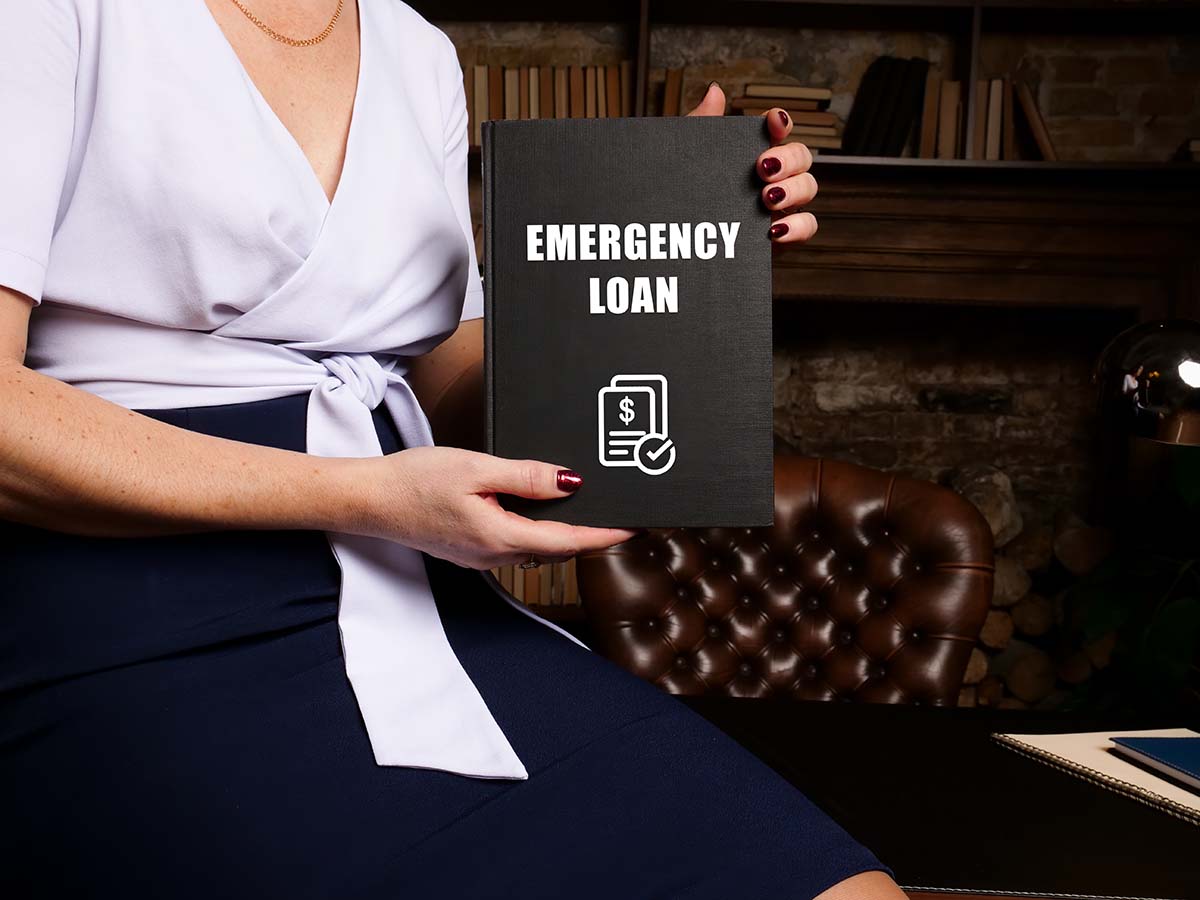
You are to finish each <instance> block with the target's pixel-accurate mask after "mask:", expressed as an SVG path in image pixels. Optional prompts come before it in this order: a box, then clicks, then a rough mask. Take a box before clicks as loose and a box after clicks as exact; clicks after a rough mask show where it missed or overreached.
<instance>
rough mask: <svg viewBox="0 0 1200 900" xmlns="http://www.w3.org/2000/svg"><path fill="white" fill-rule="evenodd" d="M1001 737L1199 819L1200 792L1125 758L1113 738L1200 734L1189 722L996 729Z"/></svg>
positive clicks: (1082, 774)
mask: <svg viewBox="0 0 1200 900" xmlns="http://www.w3.org/2000/svg"><path fill="white" fill-rule="evenodd" d="M992 737H994V738H995V739H996V740H998V741H999V742H1000V743H1002V744H1004V745H1005V746H1006V747H1009V748H1011V749H1013V750H1016V751H1017V752H1019V753H1023V754H1025V755H1026V756H1030V757H1032V758H1033V759H1036V760H1038V761H1039V762H1044V763H1046V764H1047V765H1050V766H1053V767H1055V768H1057V769H1061V770H1062V771H1064V772H1068V773H1070V774H1072V775H1074V776H1076V777H1077V778H1082V779H1084V780H1085V781H1089V782H1091V783H1093V784H1095V785H1098V786H1100V787H1104V788H1107V789H1108V790H1110V791H1115V792H1116V793H1118V794H1123V795H1125V796H1127V797H1131V798H1133V799H1134V800H1137V801H1139V802H1141V803H1145V804H1147V805H1149V806H1153V807H1155V808H1156V809H1160V810H1162V811H1163V812H1166V813H1169V814H1170V815H1173V816H1175V817H1176V818H1179V819H1183V820H1184V821H1187V822H1191V823H1192V824H1195V825H1200V794H1197V793H1196V792H1194V791H1192V790H1190V789H1189V788H1186V787H1183V786H1182V785H1180V784H1177V783H1175V782H1173V781H1168V780H1167V779H1166V778H1160V777H1158V776H1157V775H1155V774H1154V773H1153V772H1151V771H1148V770H1147V769H1146V768H1144V767H1143V766H1142V765H1139V764H1137V763H1134V762H1131V761H1129V760H1127V759H1124V758H1122V757H1121V756H1120V755H1119V754H1118V753H1117V752H1116V745H1115V743H1114V738H1118V737H1119V738H1127V739H1143V738H1155V739H1158V738H1200V734H1197V733H1196V732H1195V731H1191V730H1189V729H1187V728H1158V729H1152V730H1149V731H1125V732H1107V731H1105V732H1100V731H1092V732H1082V733H1077V734H994V735H992Z"/></svg>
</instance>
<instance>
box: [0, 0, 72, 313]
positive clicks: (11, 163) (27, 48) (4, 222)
mask: <svg viewBox="0 0 1200 900" xmlns="http://www.w3.org/2000/svg"><path fill="white" fill-rule="evenodd" d="M0 21H2V22H3V24H2V25H0V285H4V286H5V287H8V288H11V289H12V290H16V291H20V292H21V293H22V294H26V295H28V296H29V297H31V298H32V299H33V300H34V302H37V303H40V302H41V299H42V290H43V287H44V285H45V280H46V265H47V262H48V258H49V254H50V242H51V240H52V238H53V236H54V228H55V222H56V220H57V218H58V207H59V202H60V200H61V198H62V191H63V183H64V180H65V178H66V169H67V162H68V159H69V157H70V153H71V138H72V135H73V133H74V128H75V77H76V72H77V70H78V66H79V21H78V16H77V15H76V11H75V7H74V4H73V3H72V2H70V0H36V2H31V0H0Z"/></svg>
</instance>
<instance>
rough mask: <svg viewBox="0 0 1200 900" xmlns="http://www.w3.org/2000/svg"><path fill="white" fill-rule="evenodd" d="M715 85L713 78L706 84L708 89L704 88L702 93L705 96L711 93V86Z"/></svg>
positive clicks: (715, 81)
mask: <svg viewBox="0 0 1200 900" xmlns="http://www.w3.org/2000/svg"><path fill="white" fill-rule="evenodd" d="M716 83H717V80H716V79H715V78H714V79H713V80H712V81H710V82H709V83H708V87H706V88H705V89H704V93H706V94H707V93H708V92H709V91H711V90H712V86H713V85H714V84H716Z"/></svg>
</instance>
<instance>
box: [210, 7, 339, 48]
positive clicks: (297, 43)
mask: <svg viewBox="0 0 1200 900" xmlns="http://www.w3.org/2000/svg"><path fill="white" fill-rule="evenodd" d="M230 2H231V3H233V5H234V6H236V7H237V8H238V9H240V10H241V11H242V13H243V14H244V15H245V16H246V18H247V19H249V20H250V21H251V22H253V23H254V24H255V25H257V26H258V27H259V28H260V29H261V30H262V31H263V32H265V33H266V34H267V36H268V37H271V38H274V39H275V40H277V41H279V43H281V44H287V45H288V46H289V47H311V46H312V45H313V44H319V43H321V41H323V40H325V38H327V37H329V35H330V33H331V32H332V31H333V28H334V26H335V25H337V20H338V17H339V16H340V15H341V14H342V4H343V3H345V0H338V5H337V9H335V10H334V11H333V18H332V19H330V20H329V24H328V25H326V26H325V28H324V30H322V31H321V33H320V34H318V35H316V36H315V37H310V38H303V39H301V38H293V37H288V36H287V35H286V34H280V33H279V32H278V31H276V30H275V29H274V28H272V27H271V26H270V25H268V24H267V23H266V22H264V21H263V20H262V19H260V18H259V17H258V16H256V15H255V14H254V13H252V12H250V10H248V9H246V7H245V6H243V5H242V4H241V3H240V2H239V0H230Z"/></svg>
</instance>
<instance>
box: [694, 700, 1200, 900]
mask: <svg viewBox="0 0 1200 900" xmlns="http://www.w3.org/2000/svg"><path fill="white" fill-rule="evenodd" d="M682 699H683V700H684V702H686V703H687V704H688V705H689V706H691V707H692V708H693V709H695V710H697V711H698V712H700V713H701V714H702V715H704V716H705V717H707V718H708V719H709V720H710V721H712V722H713V723H715V724H716V725H717V726H718V727H720V728H721V729H722V730H724V731H725V732H726V733H728V734H730V735H731V736H733V737H734V738H735V739H737V740H738V741H739V742H740V743H742V744H743V745H744V746H746V747H747V748H749V749H750V750H752V751H753V752H754V753H756V754H757V755H758V756H760V757H761V758H762V759H763V760H765V761H766V762H767V763H769V764H770V765H771V766H772V767H774V768H775V769H776V770H777V771H779V772H780V773H781V774H782V775H783V776H784V777H785V778H787V779H788V780H789V781H791V782H792V783H793V784H794V785H796V787H798V788H799V789H800V790H802V791H803V792H804V793H805V794H806V795H807V796H808V797H809V798H810V799H812V800H813V801H814V802H815V803H816V804H817V805H818V806H820V807H822V808H823V809H824V810H825V811H826V812H827V813H829V814H830V815H831V816H832V817H833V818H834V819H836V820H837V821H838V822H839V823H840V824H841V825H842V826H843V827H844V828H846V829H847V830H848V831H849V832H850V833H851V834H852V835H854V836H855V837H856V838H857V839H858V840H860V841H862V842H863V843H864V844H865V845H866V846H868V847H870V848H871V849H872V850H873V851H874V852H875V853H876V854H877V855H878V856H879V857H880V859H882V860H883V861H884V862H885V863H886V864H887V865H889V866H891V867H892V869H893V870H894V871H895V873H896V879H897V881H898V882H899V883H900V884H901V885H902V886H904V887H905V888H906V890H908V891H909V892H910V895H911V896H913V897H914V898H916V897H925V896H926V895H929V897H930V898H932V897H933V896H941V897H944V896H946V895H945V894H944V893H935V892H944V891H952V892H954V893H955V894H958V895H964V894H965V895H969V896H977V895H986V896H993V897H994V896H998V895H999V896H1021V897H1030V898H1035V900H1036V898H1058V897H1078V898H1087V897H1105V898H1115V897H1123V898H1141V897H1147V898H1162V900H1195V898H1198V897H1200V865H1197V862H1196V848H1197V847H1198V846H1200V828H1197V827H1196V826H1195V825H1192V824H1189V823H1187V822H1184V821H1183V820H1180V819H1176V818H1174V817H1173V816H1170V815H1167V814H1166V813H1163V812H1160V811H1159V810H1156V809H1153V808H1151V807H1149V806H1146V805H1144V804H1142V803H1139V802H1137V801H1135V800H1131V799H1128V798H1126V797H1123V796H1121V795H1118V794H1115V793H1112V792H1111V791H1106V790H1103V789H1101V788H1098V787H1094V786H1092V785H1090V784H1088V783H1087V782H1085V781H1082V780H1080V779H1077V778H1074V777H1073V776H1071V775H1068V774H1065V773H1062V772H1059V771H1056V770H1055V769H1052V768H1050V767H1049V766H1046V765H1043V764H1042V763H1039V762H1037V761H1035V760H1032V759H1028V758H1026V757H1024V756H1022V755H1020V754H1018V753H1016V752H1014V751H1012V750H1009V749H1006V748H1005V747H1003V746H1001V745H1000V744H998V743H996V742H995V741H994V740H992V739H991V737H990V735H991V733H992V732H993V731H1001V732H1015V733H1029V732H1057V731H1103V730H1112V731H1118V730H1120V729H1126V730H1133V729H1140V728H1161V727H1167V726H1179V725H1183V726H1189V727H1192V728H1195V727H1197V723H1196V722H1187V721H1172V722H1164V721H1153V720H1142V721H1138V720H1114V719H1111V718H1110V719H1108V720H1105V719H1103V718H1099V717H1083V716H1074V717H1072V716H1070V715H1067V714H1050V713H1032V712H1028V711H1019V712H1018V711H988V710H981V709H933V708H918V707H911V706H888V705H883V704H855V703H817V702H804V701H788V702H784V701H775V700H747V699H738V698H726V697H685V698H682Z"/></svg>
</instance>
